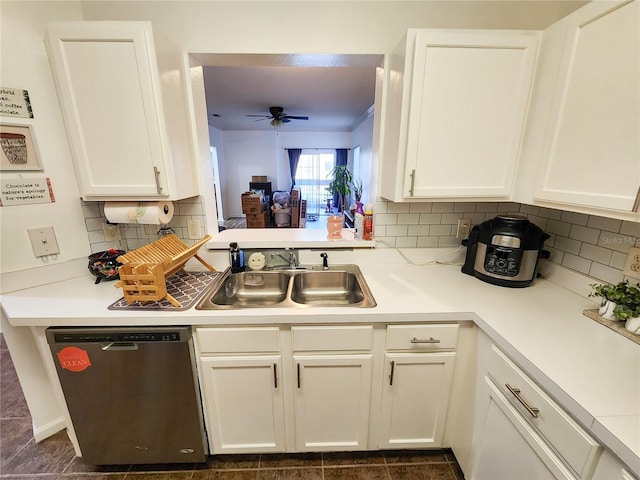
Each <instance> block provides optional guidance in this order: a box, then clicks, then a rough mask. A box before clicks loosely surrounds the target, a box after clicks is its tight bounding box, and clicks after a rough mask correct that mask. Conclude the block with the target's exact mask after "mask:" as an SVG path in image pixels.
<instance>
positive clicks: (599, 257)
mask: <svg viewBox="0 0 640 480" xmlns="http://www.w3.org/2000/svg"><path fill="white" fill-rule="evenodd" d="M612 253H613V251H612V250H609V249H608V248H602V247H596V246H595V245H591V244H590V243H583V244H582V247H581V248H580V256H581V257H584V258H588V259H589V260H593V261H594V262H598V263H603V264H605V265H609V262H610V261H611V254H612Z"/></svg>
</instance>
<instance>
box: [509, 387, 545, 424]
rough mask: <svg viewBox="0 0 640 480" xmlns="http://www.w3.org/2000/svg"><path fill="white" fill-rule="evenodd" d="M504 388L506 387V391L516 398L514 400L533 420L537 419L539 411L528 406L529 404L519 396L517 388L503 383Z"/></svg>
mask: <svg viewBox="0 0 640 480" xmlns="http://www.w3.org/2000/svg"><path fill="white" fill-rule="evenodd" d="M504 386H505V387H507V390H509V391H510V392H511V393H512V394H513V396H514V397H516V400H518V401H519V402H520V403H521V404H522V406H523V407H524V408H525V409H526V410H527V412H529V414H530V415H531V416H532V417H533V418H538V413H540V409H539V408H536V407H532V406H531V405H529V403H528V402H527V401H526V400H525V399H524V398H522V396H521V395H520V389H519V388H516V387H512V386H511V385H509V384H508V383H505V384H504Z"/></svg>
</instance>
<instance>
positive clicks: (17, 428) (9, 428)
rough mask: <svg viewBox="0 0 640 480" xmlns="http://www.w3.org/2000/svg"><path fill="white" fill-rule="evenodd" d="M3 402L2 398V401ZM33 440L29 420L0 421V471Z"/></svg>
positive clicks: (12, 419) (31, 426) (10, 419)
mask: <svg viewBox="0 0 640 480" xmlns="http://www.w3.org/2000/svg"><path fill="white" fill-rule="evenodd" d="M2 400H3V401H4V398H3V399H2ZM32 440H33V425H32V423H31V419H30V418H8V419H4V420H0V445H2V448H0V470H2V468H1V466H2V465H4V463H5V462H6V461H8V460H9V459H10V458H11V457H13V456H14V455H15V454H17V453H18V452H19V451H20V450H21V449H22V448H23V447H24V446H25V445H27V444H28V443H29V442H30V441H32Z"/></svg>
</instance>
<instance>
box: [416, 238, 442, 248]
mask: <svg viewBox="0 0 640 480" xmlns="http://www.w3.org/2000/svg"><path fill="white" fill-rule="evenodd" d="M438 238H440V237H418V244H417V245H416V246H417V247H422V248H425V247H437V246H438Z"/></svg>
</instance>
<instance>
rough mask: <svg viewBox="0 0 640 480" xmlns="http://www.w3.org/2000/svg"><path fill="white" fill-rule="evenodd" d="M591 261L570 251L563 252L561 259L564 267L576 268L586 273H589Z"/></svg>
mask: <svg viewBox="0 0 640 480" xmlns="http://www.w3.org/2000/svg"><path fill="white" fill-rule="evenodd" d="M591 263H592V262H591V260H588V259H586V258H582V257H578V256H577V255H572V254H570V253H565V254H564V259H563V260H562V265H564V266H565V267H567V268H571V269H573V270H577V271H578V272H582V273H584V274H587V275H588V274H589V269H590V268H591Z"/></svg>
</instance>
